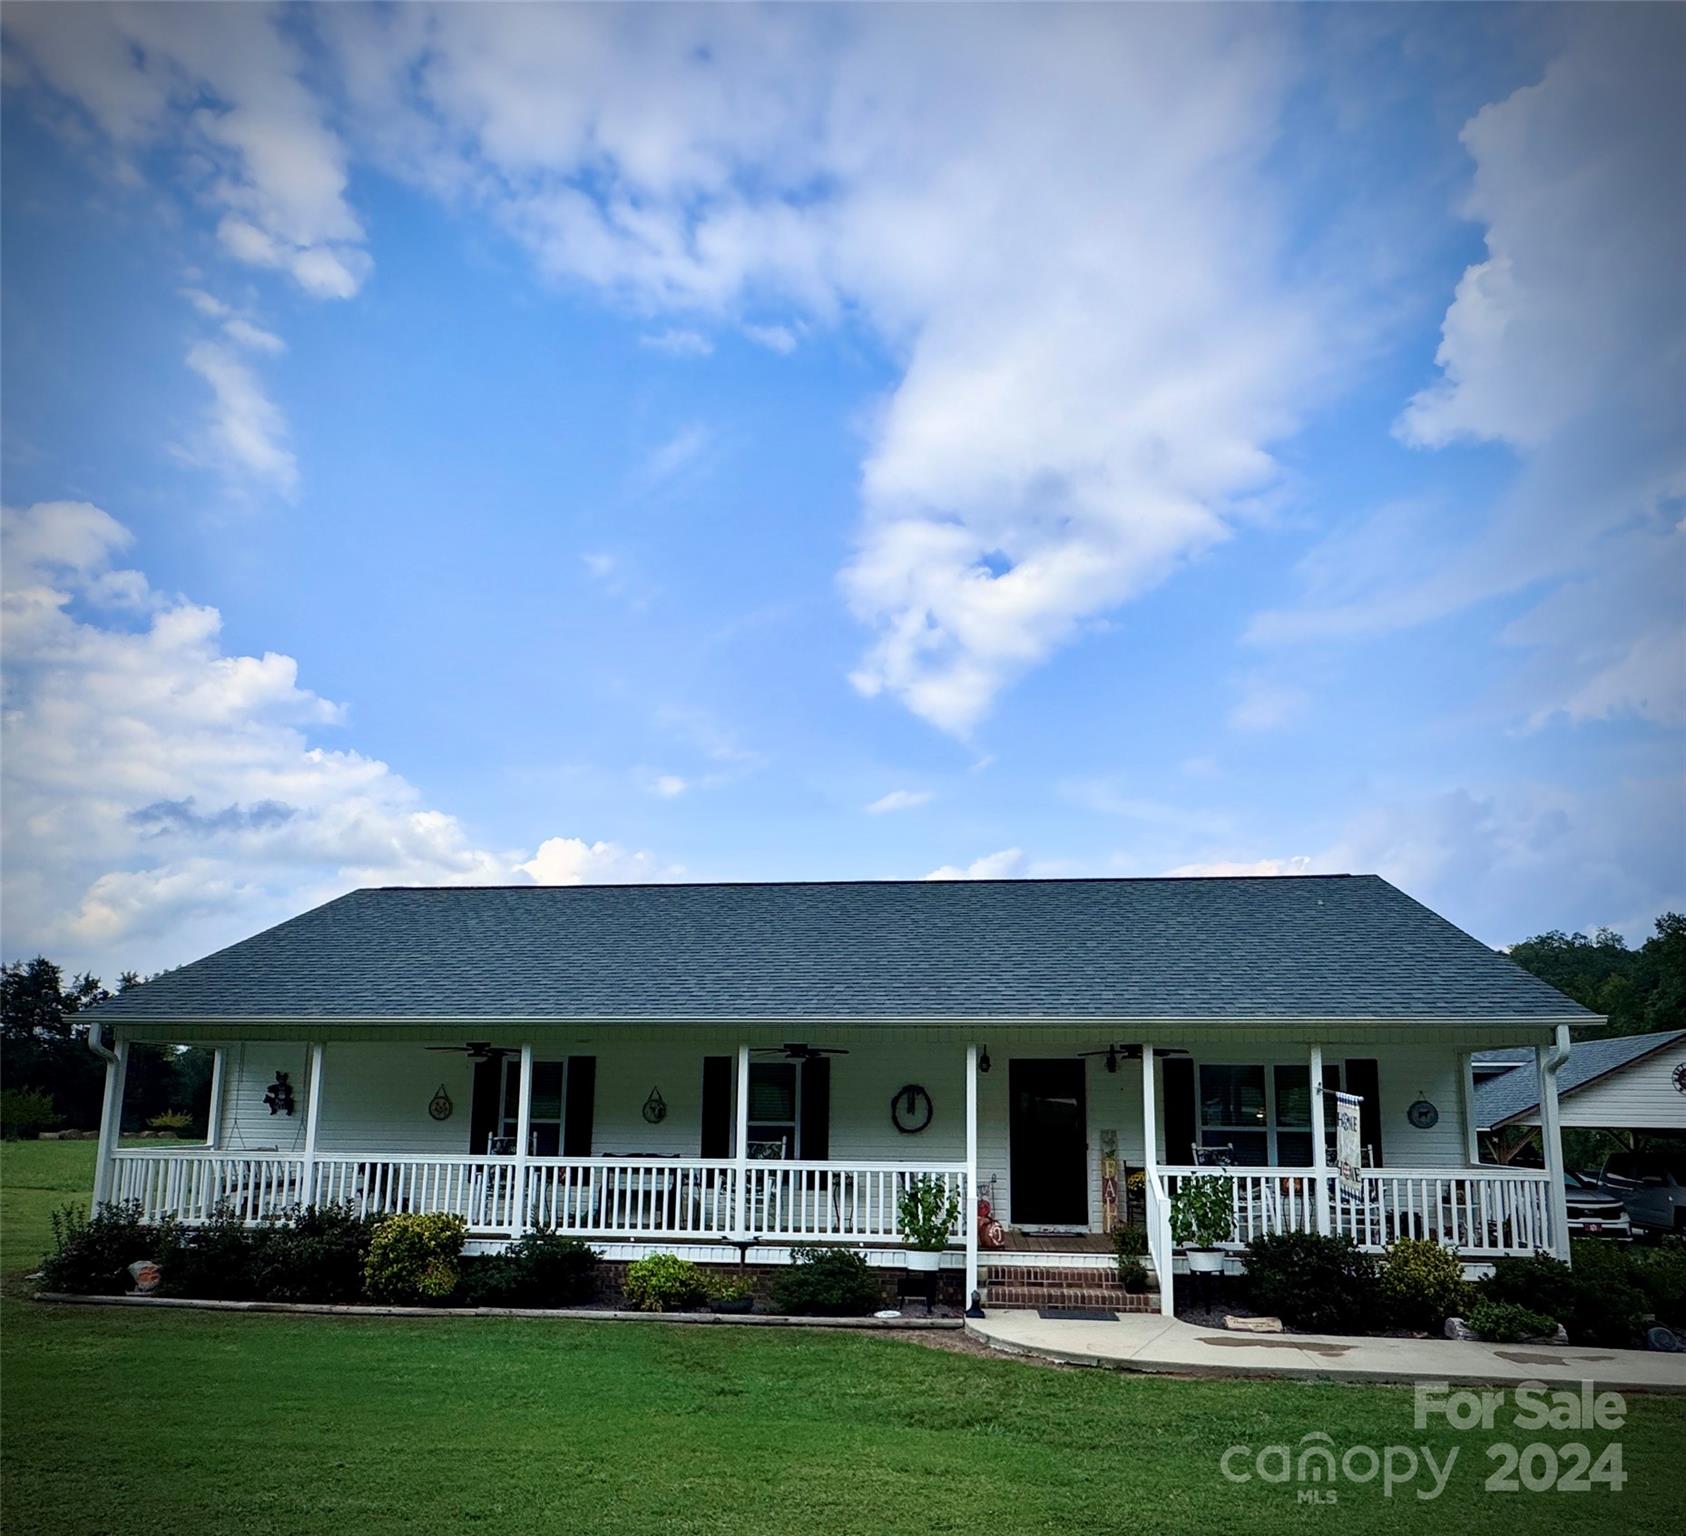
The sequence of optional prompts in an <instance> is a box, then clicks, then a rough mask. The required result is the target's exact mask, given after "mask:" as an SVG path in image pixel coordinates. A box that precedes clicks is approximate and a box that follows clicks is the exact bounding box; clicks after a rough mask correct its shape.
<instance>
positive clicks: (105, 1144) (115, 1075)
mask: <svg viewBox="0 0 1686 1536" xmlns="http://www.w3.org/2000/svg"><path fill="white" fill-rule="evenodd" d="M99 1027H100V1026H99V1025H98V1024H90V1025H89V1026H88V1028H89V1029H90V1030H96V1029H98V1028H99ZM89 1038H90V1039H92V1038H93V1037H92V1035H90V1036H89ZM100 1054H101V1055H102V1056H104V1057H105V1097H104V1098H103V1099H101V1100H100V1139H99V1148H98V1151H97V1152H96V1153H95V1160H94V1200H93V1206H92V1212H93V1214H95V1215H97V1214H98V1213H99V1208H100V1207H101V1206H102V1205H105V1204H108V1203H109V1202H110V1200H111V1181H112V1174H113V1173H114V1172H115V1168H114V1166H113V1164H112V1161H111V1158H112V1154H113V1153H114V1152H116V1150H117V1142H118V1138H119V1137H120V1136H121V1135H122V1134H123V1084H124V1082H125V1081H126V1080H127V1078H128V1075H129V1042H128V1041H127V1040H124V1039H122V1038H121V1037H119V1039H118V1041H117V1049H116V1050H115V1051H113V1052H110V1053H107V1052H106V1050H105V1048H104V1046H101V1047H100Z"/></svg>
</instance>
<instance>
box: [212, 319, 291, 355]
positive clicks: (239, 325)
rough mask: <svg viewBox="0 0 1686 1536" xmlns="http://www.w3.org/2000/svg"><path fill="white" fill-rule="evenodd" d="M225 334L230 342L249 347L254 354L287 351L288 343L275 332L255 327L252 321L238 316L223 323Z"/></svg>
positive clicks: (259, 326)
mask: <svg viewBox="0 0 1686 1536" xmlns="http://www.w3.org/2000/svg"><path fill="white" fill-rule="evenodd" d="M223 333H224V334H225V335H226V336H227V337H228V339H229V340H230V341H235V342H238V343H239V344H240V345H241V346H243V347H249V348H250V349H251V350H252V351H254V352H269V353H276V352H285V351H286V350H287V343H286V342H284V341H283V340H282V339H281V338H280V337H279V336H277V335H276V334H275V333H274V332H273V331H266V330H265V329H264V328H263V327H262V326H261V325H254V324H252V322H251V321H250V320H244V319H242V318H241V317H240V316H238V315H236V316H234V317H233V318H232V319H230V320H225V321H224V322H223Z"/></svg>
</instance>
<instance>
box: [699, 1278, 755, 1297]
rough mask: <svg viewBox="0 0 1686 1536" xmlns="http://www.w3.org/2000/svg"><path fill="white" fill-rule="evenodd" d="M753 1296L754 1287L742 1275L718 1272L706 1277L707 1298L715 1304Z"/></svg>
mask: <svg viewBox="0 0 1686 1536" xmlns="http://www.w3.org/2000/svg"><path fill="white" fill-rule="evenodd" d="M754 1296H755V1287H754V1286H752V1285H751V1284H750V1283H749V1281H748V1280H747V1279H745V1278H744V1277H743V1276H742V1275H734V1274H731V1273H730V1272H720V1273H716V1274H712V1275H710V1276H709V1277H708V1299H709V1300H710V1301H712V1302H715V1303H716V1304H719V1303H722V1302H732V1303H739V1302H745V1301H751V1300H753V1299H754Z"/></svg>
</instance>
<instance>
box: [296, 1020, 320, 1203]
mask: <svg viewBox="0 0 1686 1536" xmlns="http://www.w3.org/2000/svg"><path fill="white" fill-rule="evenodd" d="M326 1055H327V1047H326V1046H325V1045H324V1044H323V1043H322V1042H321V1041H320V1040H314V1041H312V1042H311V1046H310V1083H309V1086H308V1087H307V1088H306V1089H305V1096H304V1164H303V1167H302V1168H301V1169H300V1171H299V1204H300V1205H301V1206H303V1205H314V1204H316V1132H317V1128H318V1127H319V1126H320V1125H321V1123H322V1062H323V1059H324V1057H325V1056H326Z"/></svg>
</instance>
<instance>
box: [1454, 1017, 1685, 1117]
mask: <svg viewBox="0 0 1686 1536" xmlns="http://www.w3.org/2000/svg"><path fill="white" fill-rule="evenodd" d="M1677 1040H1686V1029H1665V1030H1661V1031H1659V1032H1658V1033H1656V1034H1651V1035H1618V1036H1616V1037H1615V1038H1614V1039H1611V1040H1577V1041H1576V1042H1575V1043H1574V1045H1573V1047H1572V1048H1571V1049H1570V1051H1569V1059H1568V1060H1567V1061H1566V1062H1564V1063H1563V1067H1562V1070H1561V1071H1559V1073H1558V1074H1557V1096H1558V1098H1560V1099H1561V1098H1563V1097H1565V1096H1566V1095H1568V1094H1571V1093H1573V1092H1574V1091H1575V1090H1576V1089H1577V1088H1585V1087H1586V1086H1587V1085H1588V1084H1589V1083H1596V1082H1597V1081H1598V1080H1599V1079H1600V1078H1605V1077H1608V1076H1609V1075H1610V1074H1611V1073H1612V1072H1620V1071H1621V1069H1622V1068H1623V1067H1631V1066H1632V1065H1633V1064H1634V1062H1636V1061H1643V1060H1644V1059H1645V1058H1646V1057H1647V1056H1651V1055H1654V1054H1655V1053H1656V1052H1658V1051H1663V1050H1667V1049H1668V1048H1669V1047H1670V1046H1671V1045H1673V1044H1674V1043H1675V1042H1676V1041H1677ZM1518 1054H1519V1053H1516V1052H1512V1051H1481V1052H1478V1053H1477V1055H1476V1057H1475V1060H1476V1062H1477V1063H1480V1062H1483V1061H1490V1062H1504V1063H1507V1064H1508V1063H1512V1062H1515V1064H1514V1065H1511V1066H1510V1068H1509V1070H1508V1071H1505V1072H1501V1073H1500V1075H1499V1076H1497V1077H1493V1078H1489V1079H1488V1080H1487V1081H1486V1082H1484V1083H1482V1082H1478V1083H1477V1084H1476V1086H1475V1123H1476V1125H1477V1127H1478V1128H1479V1129H1481V1130H1484V1131H1489V1130H1492V1129H1494V1128H1495V1127H1497V1126H1501V1125H1505V1124H1508V1123H1509V1122H1510V1121H1512V1120H1515V1119H1517V1118H1519V1117H1521V1116H1525V1115H1531V1114H1533V1113H1534V1112H1535V1111H1536V1110H1537V1109H1538V1108H1539V1107H1540V1082H1539V1074H1538V1073H1537V1072H1536V1071H1535V1070H1534V1068H1533V1064H1532V1054H1533V1053H1532V1052H1530V1053H1529V1054H1528V1056H1527V1058H1526V1059H1524V1060H1523V1061H1520V1062H1516V1056H1517V1055H1518Z"/></svg>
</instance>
